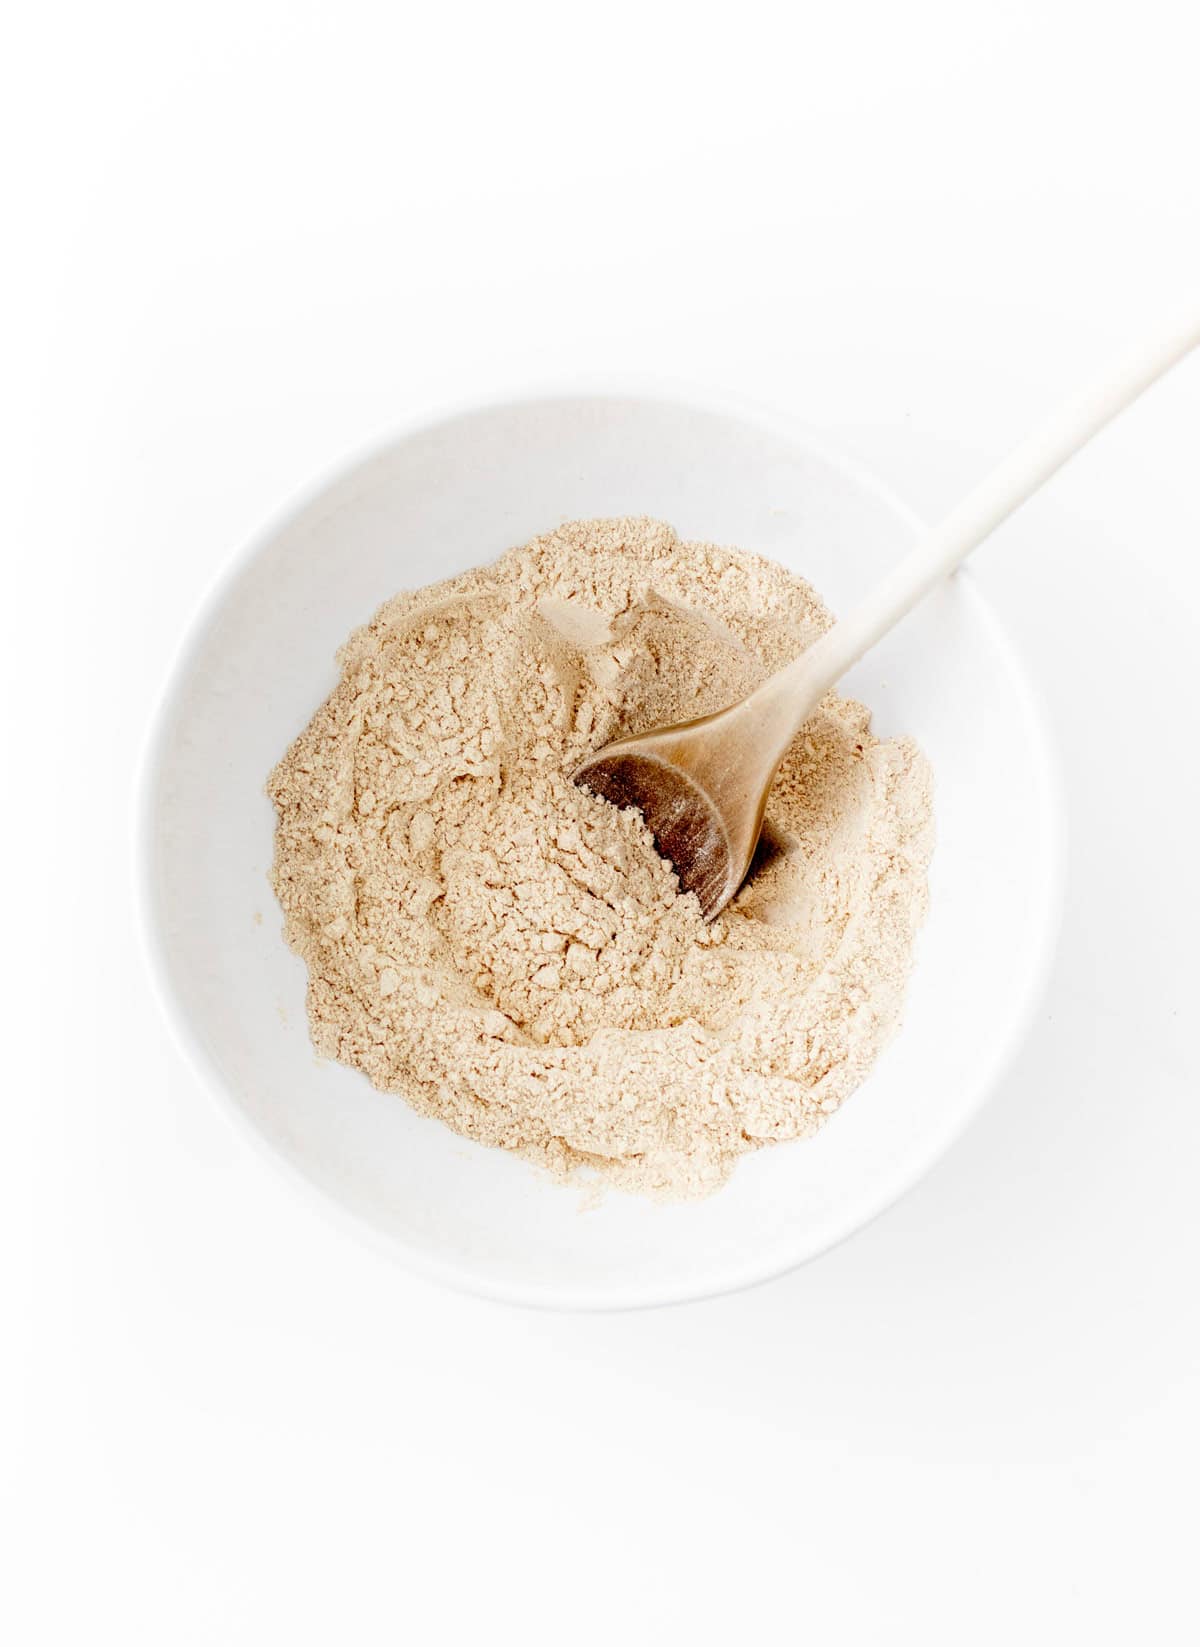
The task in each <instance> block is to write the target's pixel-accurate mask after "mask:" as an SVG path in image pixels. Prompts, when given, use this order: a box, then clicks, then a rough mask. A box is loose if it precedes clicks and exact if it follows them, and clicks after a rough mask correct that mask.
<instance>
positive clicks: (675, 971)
mask: <svg viewBox="0 0 1200 1647" xmlns="http://www.w3.org/2000/svg"><path fill="white" fill-rule="evenodd" d="M829 622H830V618H829V615H828V613H827V612H826V610H825V608H824V607H823V606H822V605H821V603H820V601H819V600H818V598H817V596H816V595H815V594H814V593H813V591H812V590H811V589H810V588H809V587H808V586H807V585H806V584H805V583H803V582H802V581H800V580H799V579H798V578H795V577H793V576H792V575H791V574H789V573H787V572H785V571H784V570H783V569H782V568H781V567H779V566H777V565H775V564H773V563H772V562H770V561H767V560H764V559H762V558H761V557H759V556H756V555H750V554H743V553H741V552H739V551H737V550H734V549H720V548H716V547H714V546H713V545H711V544H704V543H684V542H681V541H680V540H679V539H678V538H677V537H676V535H675V533H674V532H673V531H672V530H671V528H670V527H669V526H666V525H664V524H663V523H662V522H660V521H654V520H645V519H627V520H600V521H576V522H573V523H571V524H569V525H566V526H562V527H560V528H559V529H558V530H557V531H554V532H549V533H547V534H546V535H545V536H543V537H539V538H536V539H534V541H533V542H532V543H530V544H529V545H528V546H527V547H525V548H521V549H514V550H511V551H509V553H507V554H505V555H503V556H502V557H501V558H500V560H498V561H497V562H495V564H494V565H491V566H487V567H482V568H480V569H479V570H477V571H473V572H469V573H466V574H465V575H463V576H461V577H457V578H452V579H450V580H449V581H448V582H445V583H441V584H437V585H434V586H433V587H431V588H427V589H422V590H419V591H417V592H415V593H406V594H402V595H398V596H397V597H396V598H395V599H394V600H391V601H389V602H388V603H387V604H386V605H385V606H384V607H382V608H381V609H380V611H379V612H378V613H377V614H376V615H375V617H374V618H373V619H372V620H371V622H370V623H369V624H368V625H367V626H366V627H365V628H363V629H360V630H358V631H357V632H356V633H355V634H354V635H352V636H351V638H350V640H349V641H348V642H347V643H346V645H345V646H344V648H343V649H342V651H341V653H340V654H339V659H340V663H341V670H342V674H341V680H340V683H339V685H338V686H337V688H336V689H335V690H334V692H333V694H332V695H331V697H330V698H329V699H328V701H327V702H326V703H325V704H324V705H323V707H322V708H321V709H320V710H319V711H318V712H317V714H316V715H315V716H314V718H313V720H312V722H311V724H310V725H309V726H308V727H307V728H306V730H305V731H304V732H303V733H302V734H301V735H300V737H299V738H298V739H297V740H296V742H295V743H294V744H293V745H292V747H291V749H290V750H289V751H288V753H287V754H286V755H285V756H284V758H283V760H282V761H281V762H280V763H279V765H278V766H277V767H276V768H275V770H274V772H273V773H272V774H271V778H270V781H269V785H268V789H269V793H270V795H271V798H272V799H273V801H274V803H275V806H276V808H277V811H278V830H277V834H276V846H275V863H274V868H273V871H272V883H273V885H274V888H275V891H276V894H277V896H278V898H279V901H280V904H281V905H282V907H283V911H284V915H285V935H286V938H287V941H288V943H289V944H290V945H291V946H292V947H293V948H294V949H295V950H296V951H297V952H298V953H299V954H300V955H301V956H303V958H304V960H305V962H306V963H307V966H308V975H309V987H308V1008H309V1017H310V1022H311V1030H312V1037H313V1041H314V1043H315V1045H316V1047H317V1050H318V1051H319V1052H320V1053H322V1054H324V1055H326V1056H328V1057H331V1058H338V1059H341V1060H342V1061H343V1062H344V1063H347V1064H351V1065H353V1066H355V1067H356V1068H358V1069H360V1070H362V1071H363V1072H364V1073H365V1074H366V1075H367V1076H368V1077H369V1078H370V1079H371V1081H373V1082H374V1083H375V1085H376V1086H378V1087H381V1088H383V1089H384V1090H386V1091H389V1092H395V1093H398V1094H400V1095H401V1096H402V1097H403V1098H404V1099H405V1100H406V1101H407V1102H408V1103H410V1104H411V1105H412V1106H413V1107H414V1108H415V1109H417V1110H419V1111H420V1112H421V1113H422V1114H425V1115H432V1116H436V1117H438V1118H439V1119H440V1120H442V1121H445V1122H446V1123H447V1125H449V1126H451V1127H453V1128H454V1129H455V1130H456V1131H458V1132H460V1133H463V1134H465V1135H466V1136H468V1137H470V1138H474V1139H477V1140H479V1141H480V1142H481V1143H485V1144H492V1145H497V1146H499V1147H501V1148H504V1149H510V1150H515V1151H518V1152H519V1153H521V1154H522V1155H525V1156H527V1157H529V1158H531V1159H533V1160H535V1161H537V1162H540V1163H541V1164H543V1165H545V1166H547V1167H550V1168H552V1169H553V1170H555V1171H557V1172H559V1173H567V1172H571V1171H573V1170H575V1169H577V1168H581V1167H587V1168H594V1169H596V1171H597V1172H598V1173H599V1174H601V1175H602V1177H603V1178H604V1179H605V1180H607V1181H610V1182H612V1183H614V1184H616V1185H619V1186H620V1187H622V1188H624V1189H628V1190H635V1191H641V1192H644V1193H649V1194H652V1195H656V1196H661V1197H671V1198H675V1197H682V1196H690V1195H698V1194H704V1193H706V1192H708V1191H710V1190H712V1189H714V1188H716V1187H717V1186H718V1185H719V1184H720V1183H721V1182H722V1181H723V1180H724V1179H725V1178H726V1177H727V1176H728V1174H729V1172H730V1171H731V1170H732V1168H733V1166H734V1164H735V1162H736V1160H737V1158H738V1156H739V1155H741V1154H743V1153H744V1152H746V1151H747V1150H752V1149H756V1148H758V1147H759V1146H760V1145H762V1144H765V1143H775V1142H778V1141H779V1140H782V1139H789V1138H799V1137H803V1136H804V1135H805V1134H807V1133H810V1132H812V1131H813V1130H814V1128H815V1127H817V1126H818V1125H819V1124H820V1122H821V1121H822V1120H823V1119H824V1118H825V1117H826V1116H827V1115H828V1114H829V1113H830V1112H831V1111H832V1110H835V1109H836V1108H837V1107H838V1105H839V1104H840V1103H841V1102H842V1101H843V1099H845V1098H846V1097H847V1096H848V1095H849V1094H850V1093H851V1092H853V1090H854V1088H855V1087H856V1086H857V1085H858V1084H859V1083H860V1082H861V1081H862V1079H863V1077H864V1076H865V1075H866V1073H867V1071H868V1070H869V1069H870V1067H871V1063H872V1061H873V1060H874V1058H875V1056H876V1054H877V1053H878V1051H879V1049H880V1047H881V1046H882V1044H883V1043H884V1041H885V1040H886V1039H887V1037H888V1036H889V1034H890V1033H891V1031H892V1030H893V1029H894V1027H895V1025H896V1023H897V1022H898V1019H899V1015H900V1010H901V1004H902V998H903V991H904V983H905V978H906V975H907V973H908V969H909V964H910V958H911V952H912V946H913V938H914V934H915V932H916V929H917V927H918V925H919V924H920V921H921V918H922V915H923V913H924V909H925V899H926V891H925V870H926V865H927V862H928V859H929V854H930V850H931V845H932V827H931V815H930V781H929V774H928V769H927V767H926V764H925V761H924V759H923V758H922V756H921V754H920V752H919V751H918V750H917V748H916V746H915V745H914V744H913V743H912V742H911V741H910V740H909V739H907V738H893V739H888V740H879V739H876V738H874V737H872V736H871V733H870V731H869V720H868V715H867V712H866V711H865V710H864V709H863V708H862V707H861V705H859V704H856V703H853V702H849V701H846V700H844V699H840V698H837V697H835V696H832V695H831V696H830V697H829V698H828V699H827V700H826V702H825V704H824V705H823V708H822V712H821V714H820V715H819V716H818V717H817V718H816V719H815V720H813V721H812V722H810V723H809V725H808V726H807V727H806V728H805V729H804V731H803V733H802V734H801V736H800V737H799V738H798V739H797V740H796V742H795V744H794V745H793V747H792V749H791V751H790V753H789V754H788V756H787V758H786V760H785V761H784V764H783V766H782V768H781V770H780V773H779V778H778V781H777V783H776V785H775V788H774V790H773V791H772V795H771V800H770V804H769V806H768V813H767V816H768V828H767V832H766V835H765V838H764V844H763V847H762V848H761V849H760V853H759V858H758V861H757V863H756V867H755V870H754V872H753V873H752V875H751V878H750V879H749V881H748V882H747V884H746V885H745V886H744V887H743V889H742V891H741V892H740V894H739V895H738V897H737V898H736V899H735V900H734V902H733V903H732V904H731V905H730V906H729V908H728V909H727V910H726V911H725V912H724V914H723V915H721V916H720V917H719V918H718V919H717V920H716V921H714V922H713V923H712V925H705V923H704V922H703V921H702V920H701V918H700V913H699V907H698V905H697V903H696V900H695V898H694V897H692V896H691V895H686V896H681V895H680V893H679V890H678V884H677V882H676V880H675V876H674V874H673V873H672V870H671V868H670V866H669V865H668V864H667V863H666V862H665V861H664V860H663V859H662V858H660V857H659V856H658V854H657V852H656V851H655V849H654V846H653V843H652V840H651V837H650V835H649V832H648V831H647V830H646V827H645V825H644V824H643V822H642V820H641V817H640V815H639V814H638V813H636V812H632V811H626V812H618V811H617V810H616V809H615V808H614V807H612V806H610V805H609V803H608V802H607V801H603V800H600V799H598V798H597V797H596V796H594V795H591V794H589V793H588V792H586V791H584V790H581V789H578V788H576V787H575V785H573V784H572V783H571V782H570V780H569V778H568V776H567V774H568V773H569V772H570V771H571V770H572V769H573V768H574V767H575V765H576V764H577V763H578V762H579V760H580V759H581V758H582V757H583V755H584V754H586V753H587V752H588V751H589V750H591V749H594V748H596V747H598V746H599V745H600V744H602V743H605V742H607V741H608V740H609V739H610V738H613V737H616V736H618V735H620V734H622V733H626V732H633V731H639V730H642V729H643V728H646V727H650V726H654V725H657V724H661V723H662V722H669V721H674V720H683V719H687V718H690V717H692V716H695V715H699V714H704V713H706V712H707V711H709V710H712V709H717V708H719V707H721V706H722V705H724V704H726V703H728V702H730V701H731V700H732V699H734V698H736V697H739V696H741V695H743V694H744V693H745V692H747V691H748V690H750V688H751V687H753V686H754V685H755V684H756V683H757V682H758V681H759V680H761V679H762V678H763V676H764V675H765V674H767V673H768V672H769V671H770V670H772V669H774V668H777V667H778V666H779V665H780V664H781V663H783V662H785V661H786V660H787V659H789V658H791V657H793V656H794V655H795V654H796V653H797V652H798V651H800V650H801V649H802V648H803V647H804V646H806V645H807V644H808V643H809V642H810V641H811V640H812V639H813V638H814V637H815V636H816V635H817V634H818V633H819V632H820V631H821V630H823V629H824V628H826V627H827V626H828V624H829Z"/></svg>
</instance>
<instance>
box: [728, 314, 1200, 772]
mask: <svg viewBox="0 0 1200 1647" xmlns="http://www.w3.org/2000/svg"><path fill="white" fill-rule="evenodd" d="M1197 344H1200V314H1197V313H1196V312H1192V313H1191V314H1189V315H1188V316H1187V318H1186V319H1184V320H1182V321H1176V322H1175V324H1173V325H1172V326H1171V327H1170V328H1169V329H1168V330H1166V331H1164V332H1162V333H1160V334H1159V335H1158V336H1156V337H1154V338H1153V339H1152V340H1149V341H1147V342H1145V343H1143V344H1142V346H1141V347H1140V348H1138V349H1136V350H1134V351H1131V352H1130V353H1129V354H1128V355H1126V356H1125V357H1124V358H1123V359H1121V360H1120V361H1118V362H1117V363H1116V364H1115V365H1114V366H1112V367H1110V368H1109V370H1108V371H1106V372H1105V373H1103V374H1102V375H1101V376H1099V377H1098V378H1096V379H1095V380H1094V381H1093V382H1092V383H1091V384H1090V385H1089V386H1088V387H1087V388H1085V389H1084V390H1082V392H1081V393H1079V394H1077V395H1076V396H1075V397H1074V398H1073V399H1071V400H1068V401H1067V402H1066V403H1065V405H1063V406H1061V407H1060V408H1059V410H1058V411H1057V412H1056V413H1054V415H1053V416H1051V417H1049V418H1047V419H1046V420H1045V422H1043V423H1042V424H1041V425H1039V426H1038V427H1037V428H1036V429H1035V430H1034V431H1033V433H1032V434H1031V435H1029V436H1028V437H1027V439H1025V440H1023V441H1022V442H1021V443H1020V445H1019V446H1016V447H1014V448H1013V450H1012V451H1011V452H1010V453H1009V455H1008V457H1006V458H1005V459H1004V460H1003V461H1002V462H1001V463H1000V464H999V466H998V467H997V468H995V469H993V470H992V472H991V474H989V475H988V477H987V478H986V480H983V481H981V482H980V484H979V485H978V486H976V487H975V488H974V490H973V491H971V492H968V494H967V496H966V497H965V498H963V500H962V502H961V503H960V504H958V506H957V508H955V509H954V510H952V512H951V513H950V514H949V515H948V516H947V517H946V519H945V520H944V521H943V522H942V523H941V525H940V526H936V527H934V529H933V530H932V531H931V532H929V533H927V534H926V536H925V537H923V538H922V539H921V541H920V542H919V543H918V544H917V545H916V547H915V548H913V549H911V550H910V551H909V553H908V554H907V555H906V556H905V557H904V559H903V560H902V561H900V563H899V564H898V565H897V566H896V567H895V568H894V569H893V570H892V571H891V572H890V573H889V574H888V575H887V577H885V578H884V579H883V580H882V582H880V583H879V584H877V585H876V587H875V588H874V589H873V590H872V591H871V593H870V594H869V595H868V596H867V597H866V598H865V600H863V601H862V602H861V603H860V604H859V605H858V606H857V607H855V608H854V610H853V611H852V612H851V613H850V614H849V615H848V616H847V617H845V618H842V619H841V620H840V622H838V623H836V624H835V625H834V626H833V628H832V629H830V630H827V631H826V633H825V634H824V635H822V636H821V638H820V639H819V640H817V641H815V642H814V643H813V645H812V646H810V647H809V648H808V650H807V651H805V652H803V653H802V654H801V655H800V656H799V657H798V658H796V659H795V661H794V662H793V663H790V664H788V665H787V666H786V667H785V668H783V669H781V670H779V671H778V672H777V673H776V674H774V675H772V676H771V678H770V680H767V681H764V682H763V684H762V686H760V687H759V688H758V690H757V691H756V692H754V693H752V694H751V695H750V697H749V698H747V699H746V700H745V707H746V709H747V710H749V711H750V712H751V714H754V713H756V712H757V713H758V714H761V715H762V717H763V721H764V723H766V724H767V725H769V726H770V728H771V733H774V732H775V723H776V722H778V741H779V746H780V754H782V753H783V751H784V749H786V747H787V745H788V743H789V742H790V741H791V738H792V736H793V735H794V733H795V732H796V731H797V730H798V729H799V728H800V726H802V725H803V723H804V722H805V721H806V720H808V718H809V717H810V715H812V713H813V711H814V710H815V709H816V707H817V705H818V704H819V703H820V701H821V699H822V698H823V697H824V695H825V693H826V692H827V691H828V690H829V688H830V687H831V686H833V685H834V683H835V682H836V681H838V680H839V679H840V678H841V676H842V675H844V674H845V673H846V671H847V670H848V669H849V668H850V667H851V665H852V664H855V663H857V662H858V660H859V658H861V657H862V656H863V654H864V653H865V652H867V651H868V650H869V649H870V648H871V647H872V646H874V645H875V643H876V641H877V640H879V639H880V638H881V636H883V635H885V634H886V633H887V632H888V630H889V629H891V628H892V627H893V625H894V624H897V623H899V621H900V619H901V618H902V617H904V615H905V614H906V613H907V612H909V611H910V610H911V609H912V607H914V606H915V605H916V603H917V602H918V601H919V600H920V599H921V597H922V596H923V595H925V594H927V593H928V591H929V590H930V589H931V588H932V587H933V585H934V584H935V583H937V582H938V581H939V579H941V578H943V577H946V576H947V575H948V574H949V573H951V572H953V571H954V570H955V568H956V567H957V566H958V565H959V564H960V563H961V562H962V561H963V560H964V559H965V558H966V556H967V555H969V554H970V552H971V550H972V549H974V548H975V546H976V545H977V544H979V543H982V542H983V540H984V538H986V537H987V536H988V534H989V533H990V532H992V531H994V530H995V528H996V527H997V526H999V524H1000V523H1001V521H1003V520H1005V519H1006V518H1007V517H1008V516H1009V515H1010V514H1012V512H1013V510H1014V509H1016V508H1018V507H1019V505H1020V504H1022V503H1024V502H1025V499H1026V498H1028V497H1030V496H1031V495H1032V494H1033V493H1034V492H1036V491H1037V490H1038V488H1039V487H1040V486H1042V485H1044V483H1045V482H1046V481H1047V480H1049V479H1050V477H1051V475H1053V474H1054V473H1055V471H1056V470H1057V469H1059V468H1060V467H1061V466H1062V465H1063V464H1064V463H1065V462H1066V461H1067V459H1068V458H1069V457H1071V456H1072V455H1073V454H1074V453H1075V452H1077V451H1079V449H1080V447H1081V446H1086V444H1087V443H1088V441H1089V440H1091V438H1092V436H1093V435H1095V434H1098V433H1099V431H1100V430H1101V429H1103V428H1104V426H1105V424H1107V423H1108V422H1110V421H1111V419H1112V418H1114V417H1116V415H1117V413H1118V412H1120V411H1122V410H1124V408H1125V407H1126V406H1128V405H1129V404H1130V402H1131V401H1134V400H1136V399H1137V397H1138V396H1139V395H1140V394H1141V393H1142V392H1143V390H1145V389H1148V388H1149V387H1150V385H1151V384H1152V383H1154V382H1156V381H1157V380H1158V379H1159V378H1160V377H1162V375H1163V374H1164V373H1165V372H1168V371H1170V369H1171V367H1172V366H1174V365H1175V364H1176V363H1177V362H1178V361H1180V360H1181V359H1182V358H1183V356H1184V355H1186V354H1187V353H1188V352H1189V350H1191V349H1194V348H1195V347H1196V345H1197Z"/></svg>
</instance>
